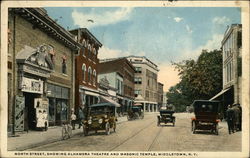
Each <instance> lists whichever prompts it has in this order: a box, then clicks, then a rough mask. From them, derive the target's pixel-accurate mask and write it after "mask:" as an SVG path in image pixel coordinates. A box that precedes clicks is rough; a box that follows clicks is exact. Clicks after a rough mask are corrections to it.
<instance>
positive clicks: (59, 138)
mask: <svg viewBox="0 0 250 158" xmlns="http://www.w3.org/2000/svg"><path fill="white" fill-rule="evenodd" d="M127 121H128V120H123V121H119V122H117V124H121V123H123V122H127ZM81 134H82V132H81V131H79V132H76V133H74V134H72V136H71V138H72V137H74V136H77V135H81ZM65 140H68V139H65ZM59 141H64V140H62V138H61V137H58V138H54V139H48V140H46V141H42V142H38V143H34V144H30V145H27V146H25V147H17V148H14V149H7V150H8V151H24V150H27V149H32V148H36V147H38V146H42V145H46V144H50V143H55V142H59Z"/></svg>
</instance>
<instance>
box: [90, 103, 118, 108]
mask: <svg viewBox="0 0 250 158" xmlns="http://www.w3.org/2000/svg"><path fill="white" fill-rule="evenodd" d="M101 106H108V107H115V105H114V104H112V103H99V104H92V105H90V106H89V107H90V108H93V107H101Z"/></svg>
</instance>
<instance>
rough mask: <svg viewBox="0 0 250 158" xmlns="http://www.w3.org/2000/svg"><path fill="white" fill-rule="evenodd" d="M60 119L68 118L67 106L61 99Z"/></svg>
mask: <svg viewBox="0 0 250 158" xmlns="http://www.w3.org/2000/svg"><path fill="white" fill-rule="evenodd" d="M61 120H62V121H66V120H68V106H67V102H66V101H65V100H62V112H61Z"/></svg>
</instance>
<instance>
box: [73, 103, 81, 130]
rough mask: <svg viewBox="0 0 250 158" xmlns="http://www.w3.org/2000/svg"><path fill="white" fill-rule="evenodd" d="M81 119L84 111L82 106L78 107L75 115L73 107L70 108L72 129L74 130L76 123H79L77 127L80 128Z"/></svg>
mask: <svg viewBox="0 0 250 158" xmlns="http://www.w3.org/2000/svg"><path fill="white" fill-rule="evenodd" d="M83 119H84V111H83V108H81V107H80V108H79V110H78V115H77V116H76V114H75V110H74V108H73V109H71V116H70V120H71V126H72V130H75V126H76V124H79V126H78V128H81V126H82V121H83Z"/></svg>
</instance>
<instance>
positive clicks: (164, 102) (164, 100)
mask: <svg viewBox="0 0 250 158" xmlns="http://www.w3.org/2000/svg"><path fill="white" fill-rule="evenodd" d="M167 102H168V98H167V92H163V106H166V105H167Z"/></svg>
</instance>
